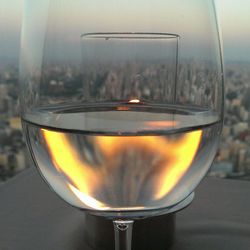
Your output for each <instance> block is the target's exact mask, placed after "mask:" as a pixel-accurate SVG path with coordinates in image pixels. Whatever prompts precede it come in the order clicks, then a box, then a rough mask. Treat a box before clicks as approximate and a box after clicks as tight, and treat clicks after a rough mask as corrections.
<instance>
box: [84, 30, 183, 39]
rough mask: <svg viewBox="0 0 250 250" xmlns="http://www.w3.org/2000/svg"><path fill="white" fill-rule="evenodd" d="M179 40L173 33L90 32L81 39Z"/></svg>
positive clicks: (178, 36)
mask: <svg viewBox="0 0 250 250" xmlns="http://www.w3.org/2000/svg"><path fill="white" fill-rule="evenodd" d="M91 38H92V39H97V38H104V39H107V40H108V39H176V40H179V39H180V35H178V34H174V33H156V32H90V33H83V34H82V35H81V39H91Z"/></svg>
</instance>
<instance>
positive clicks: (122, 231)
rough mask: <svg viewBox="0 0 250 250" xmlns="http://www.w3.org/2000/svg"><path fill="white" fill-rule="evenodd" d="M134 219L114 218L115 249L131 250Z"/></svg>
mask: <svg viewBox="0 0 250 250" xmlns="http://www.w3.org/2000/svg"><path fill="white" fill-rule="evenodd" d="M133 224H134V221H132V220H114V221H113V225H114V231H115V250H131V245H132V231H133Z"/></svg>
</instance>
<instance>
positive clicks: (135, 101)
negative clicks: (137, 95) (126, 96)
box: [129, 99, 140, 103]
mask: <svg viewBox="0 0 250 250" xmlns="http://www.w3.org/2000/svg"><path fill="white" fill-rule="evenodd" d="M129 103H140V100H139V99H132V100H130V101H129Z"/></svg>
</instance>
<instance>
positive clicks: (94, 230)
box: [84, 193, 194, 250]
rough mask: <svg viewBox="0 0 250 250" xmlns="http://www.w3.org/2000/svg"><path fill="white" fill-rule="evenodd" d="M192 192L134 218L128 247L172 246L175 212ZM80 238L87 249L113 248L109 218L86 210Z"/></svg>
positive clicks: (187, 199)
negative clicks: (169, 206) (172, 203)
mask: <svg viewBox="0 0 250 250" xmlns="http://www.w3.org/2000/svg"><path fill="white" fill-rule="evenodd" d="M193 198H194V193H192V194H191V195H190V196H189V197H187V198H186V199H185V200H183V201H182V202H180V203H179V204H177V205H176V206H174V207H172V208H171V209H165V210H164V209H162V210H161V212H160V211H155V212H153V211H152V213H150V215H149V217H148V218H147V217H146V216H144V219H141V220H140V219H139V220H135V221H134V226H133V236H132V249H135V250H137V249H144V250H147V249H148V250H149V249H157V250H166V249H168V248H169V247H171V246H172V244H173V242H174V236H175V218H176V213H177V212H178V211H180V210H182V209H184V208H185V207H187V206H188V205H189V204H190V203H191V202H192V200H193ZM85 228H86V230H85V232H84V240H85V243H86V245H87V246H88V247H89V249H92V250H100V249H102V250H112V249H115V240H114V229H113V223H112V220H110V219H107V218H105V217H103V216H96V215H92V214H89V213H86V218H85Z"/></svg>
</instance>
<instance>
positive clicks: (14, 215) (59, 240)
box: [0, 168, 250, 250]
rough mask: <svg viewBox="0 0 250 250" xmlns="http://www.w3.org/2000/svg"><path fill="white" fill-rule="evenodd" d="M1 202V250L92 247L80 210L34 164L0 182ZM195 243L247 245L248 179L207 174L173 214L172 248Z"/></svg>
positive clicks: (184, 249)
mask: <svg viewBox="0 0 250 250" xmlns="http://www.w3.org/2000/svg"><path fill="white" fill-rule="evenodd" d="M0 202H1V203H0V204H1V209H0V250H29V249H30V250H47V249H53V250H57V249H58V250H59V249H60V250H83V249H84V250H90V248H88V247H87V246H86V245H85V243H84V240H83V238H84V237H83V233H84V230H85V229H84V226H85V223H84V220H85V216H84V213H83V212H80V211H78V210H76V209H74V208H72V207H70V206H69V205H67V204H66V203H65V202H63V201H62V200H61V199H60V198H58V197H57V196H56V195H55V194H54V193H53V192H51V191H50V190H49V188H48V187H47V185H46V184H45V183H44V182H43V180H42V179H41V177H40V176H38V173H37V172H36V171H35V169H33V168H32V169H29V170H26V171H25V172H23V173H21V174H19V175H18V176H17V177H14V178H13V179H11V180H10V181H8V182H7V183H5V184H3V185H1V186H0ZM196 249H197V250H198V249H199V250H224V249H225V250H229V249H233V250H235V249H237V250H249V249H250V183H249V182H242V181H233V180H222V179H213V178H205V180H204V181H203V182H202V183H201V184H200V186H199V187H198V188H197V190H196V197H195V199H194V201H193V203H192V204H191V205H190V206H189V207H188V208H186V209H185V210H183V211H181V212H179V213H178V215H177V224H176V240H175V243H174V245H173V247H172V248H171V250H196ZM100 250H101V249H100ZM154 250H157V249H154Z"/></svg>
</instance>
